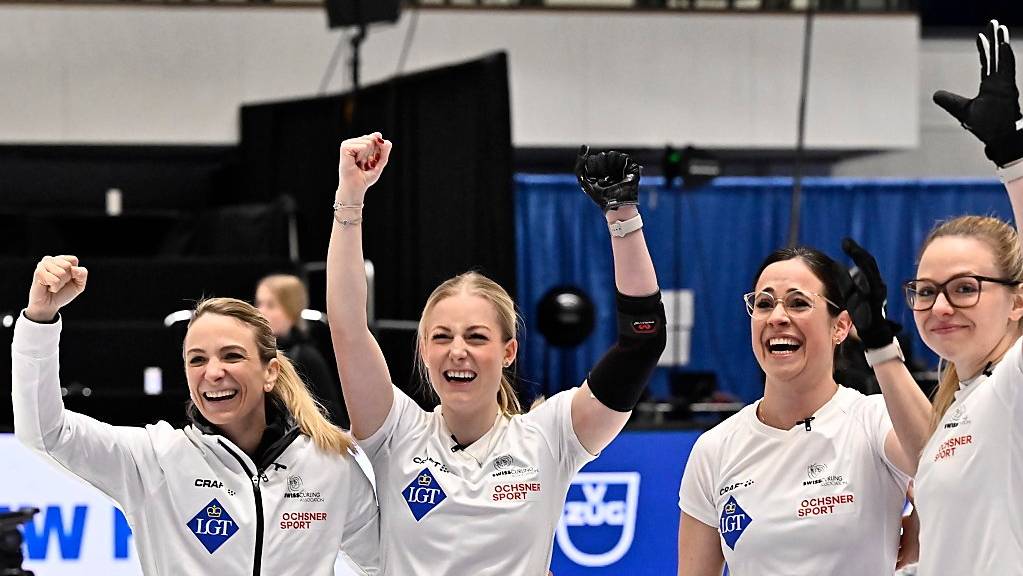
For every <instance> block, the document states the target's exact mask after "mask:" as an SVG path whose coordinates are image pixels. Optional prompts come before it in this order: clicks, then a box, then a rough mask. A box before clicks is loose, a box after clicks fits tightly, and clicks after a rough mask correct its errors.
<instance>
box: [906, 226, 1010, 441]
mask: <svg viewBox="0 0 1023 576" xmlns="http://www.w3.org/2000/svg"><path fill="white" fill-rule="evenodd" d="M949 236H959V237H965V238H975V239H977V240H980V241H981V242H984V243H985V244H987V245H988V247H990V248H991V252H992V253H993V254H994V257H995V266H997V267H998V271H999V273H1000V274H1001V275H1002V276H1003V277H1005V278H1008V279H1011V280H1014V281H1016V282H1023V255H1021V253H1020V248H1019V237H1018V235H1017V234H1016V229H1015V228H1013V227H1012V226H1011V225H1009V224H1008V223H1006V222H1003V221H1002V220H999V219H998V218H993V217H991V216H960V217H958V218H951V219H949V220H945V221H943V222H940V223H939V224H938V225H937V226H935V227H934V229H932V230H931V233H930V234H928V235H927V239H925V240H924V244H923V247H922V248H921V249H920V258H923V255H924V252H926V251H927V248H928V246H930V245H931V243H932V242H934V241H935V240H937V239H938V238H945V237H949ZM1021 328H1023V320H1020V321H1018V322H1017V323H1016V330H1017V332H1018V331H1019V330H1020V329H1021ZM988 360H998V359H997V358H989V359H988ZM944 364H946V367H945V369H944V371H942V373H941V378H940V380H939V382H938V387H937V388H936V389H935V391H934V396H933V398H932V411H931V431H932V432H933V431H934V430H935V429H936V428H937V427H938V423H939V422H941V418H942V417H943V416H944V415H945V412H946V411H947V410H948V407H949V406H951V405H952V402H953V401H954V400H955V393H956V390H958V389H959V374H958V372H956V366H955V364H954V363H953V362H944Z"/></svg>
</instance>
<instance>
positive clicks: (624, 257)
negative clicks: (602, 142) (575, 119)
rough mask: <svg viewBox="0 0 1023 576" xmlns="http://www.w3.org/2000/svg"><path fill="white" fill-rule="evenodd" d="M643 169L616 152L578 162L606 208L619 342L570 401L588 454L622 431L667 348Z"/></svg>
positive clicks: (583, 179)
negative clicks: (646, 225)
mask: <svg viewBox="0 0 1023 576" xmlns="http://www.w3.org/2000/svg"><path fill="white" fill-rule="evenodd" d="M641 168H642V167H641V166H639V165H638V164H636V163H635V162H632V161H631V160H630V159H629V157H628V156H626V155H625V154H622V153H619V152H613V151H612V152H606V153H605V152H601V153H600V154H595V155H590V154H589V149H588V148H586V147H585V146H583V147H582V149H581V150H580V152H579V156H578V158H577V160H576V176H577V178H578V179H579V184H580V186H581V187H582V189H583V191H584V192H586V194H587V195H588V196H589V197H590V198H591V199H592V200H593V201H594V202H595V203H596V204H597V205H598V206H599V207H600V208H601V209H602V210H603V211H604V216H605V220H606V221H607V224H608V230H609V233H610V235H611V253H612V255H613V257H614V270H615V287H616V288H617V292H618V293H617V296H616V310H617V317H618V340H617V341H616V342H615V344H614V345H613V346H612V347H611V348H610V349H609V350H608V351H607V352H606V353H605V354H604V356H603V358H601V359H600V361H599V362H598V363H597V365H596V366H594V367H593V370H591V371H590V375H589V377H588V378H587V382H586V383H585V384H583V386H582V387H581V388H580V389H579V390H578V391H577V392H576V394H575V397H574V398H573V399H572V427H573V429H574V430H575V433H576V436H577V437H578V438H579V441H580V442H581V443H582V445H583V447H584V448H586V449H587V450H588V451H589V452H590V453H591V454H596V453H597V452H599V451H601V450H603V449H604V447H605V446H607V445H608V444H609V443H610V442H611V440H613V439H614V437H615V436H617V435H618V433H619V432H620V431H621V430H622V428H623V427H625V424H626V422H628V420H629V416H630V414H631V413H632V409H633V408H634V407H635V406H636V402H638V401H639V397H640V395H641V394H642V392H643V389H644V388H645V387H646V382H647V379H649V377H650V373H651V372H653V369H654V367H655V366H656V365H657V360H658V358H660V356H661V352H663V351H664V344H665V338H666V336H665V326H664V307H663V305H662V304H661V295H660V292H659V290H658V288H657V275H656V273H655V272H654V265H653V261H652V260H651V259H650V253H649V252H648V251H647V246H646V240H645V239H644V237H643V229H642V225H643V224H642V219H641V218H640V216H639V208H638V195H639V179H640V172H641Z"/></svg>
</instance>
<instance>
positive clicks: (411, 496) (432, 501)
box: [401, 468, 447, 522]
mask: <svg viewBox="0 0 1023 576" xmlns="http://www.w3.org/2000/svg"><path fill="white" fill-rule="evenodd" d="M401 495H402V496H403V497H404V498H405V502H406V503H407V504H408V509H409V510H410V511H412V516H413V517H414V518H415V519H416V522H419V521H420V520H422V519H423V516H426V515H427V514H429V513H430V510H433V509H434V508H436V507H437V505H438V504H440V503H441V502H443V501H444V499H445V498H447V494H445V493H444V490H443V489H442V488H441V487H440V483H439V482H437V479H436V478H434V477H433V474H431V473H430V469H429V468H423V471H422V472H420V473H419V475H418V476H417V477H416V478H415V480H413V481H412V482H411V483H409V485H408V486H406V487H405V489H404V490H402V491H401Z"/></svg>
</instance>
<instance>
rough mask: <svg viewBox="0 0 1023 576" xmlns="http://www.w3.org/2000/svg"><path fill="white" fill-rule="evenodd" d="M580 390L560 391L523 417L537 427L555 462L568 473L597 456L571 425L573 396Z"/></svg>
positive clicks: (577, 469) (574, 471) (573, 472)
mask: <svg viewBox="0 0 1023 576" xmlns="http://www.w3.org/2000/svg"><path fill="white" fill-rule="evenodd" d="M578 390H579V388H571V389H569V390H564V391H562V392H558V393H557V394H555V395H554V396H552V397H550V398H549V399H547V400H545V401H544V402H543V403H542V404H540V405H539V406H537V407H536V408H534V409H533V410H530V411H529V412H528V413H526V414H524V415H523V416H522V418H524V419H525V420H526V421H527V422H530V423H532V424H533V425H535V426H536V428H537V429H538V430H539V431H540V433H541V434H542V435H543V437H544V439H545V440H546V441H547V445H548V447H549V448H550V451H551V454H552V455H553V457H554V460H555V462H558V463H559V464H561V467H562V470H563V471H565V472H568V473H569V474H575V473H576V472H578V471H579V469H580V468H582V467H583V466H585V465H586V463H587V462H589V461H591V460H593V459H594V458H596V457H597V455H594V454H590V453H589V452H587V451H586V448H584V447H583V445H582V443H581V442H580V441H579V437H578V436H576V434H575V428H574V427H573V426H572V398H573V397H575V394H576V393H577V392H578Z"/></svg>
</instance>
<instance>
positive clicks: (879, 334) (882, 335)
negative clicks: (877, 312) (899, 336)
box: [857, 319, 895, 350]
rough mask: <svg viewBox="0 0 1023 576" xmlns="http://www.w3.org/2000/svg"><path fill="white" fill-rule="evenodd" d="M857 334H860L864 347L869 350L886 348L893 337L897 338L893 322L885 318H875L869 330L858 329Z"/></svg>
mask: <svg viewBox="0 0 1023 576" xmlns="http://www.w3.org/2000/svg"><path fill="white" fill-rule="evenodd" d="M857 334H859V337H860V340H861V341H863V347H864V348H866V349H867V350H876V349H878V348H884V347H885V346H887V345H889V344H891V343H892V338H895V332H893V331H892V325H891V323H890V322H889V321H888V320H885V319H881V320H876V319H875V321H874V322H873V323H872V324H871V326H870V329H869V330H864V331H862V332H861V331H859V329H857Z"/></svg>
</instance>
